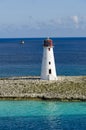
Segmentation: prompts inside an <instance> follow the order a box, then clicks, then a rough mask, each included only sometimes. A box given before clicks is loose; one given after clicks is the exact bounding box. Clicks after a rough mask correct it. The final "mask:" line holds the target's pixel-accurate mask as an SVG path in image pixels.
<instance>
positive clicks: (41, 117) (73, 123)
mask: <svg viewBox="0 0 86 130" xmlns="http://www.w3.org/2000/svg"><path fill="white" fill-rule="evenodd" d="M85 128H86V102H56V101H0V130H9V129H12V130H15V129H16V130H52V129H53V130H85Z"/></svg>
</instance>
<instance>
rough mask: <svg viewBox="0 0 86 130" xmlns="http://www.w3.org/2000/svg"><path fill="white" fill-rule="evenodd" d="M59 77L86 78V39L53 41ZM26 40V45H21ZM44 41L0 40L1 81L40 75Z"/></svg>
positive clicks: (38, 39) (35, 39) (41, 39)
mask: <svg viewBox="0 0 86 130" xmlns="http://www.w3.org/2000/svg"><path fill="white" fill-rule="evenodd" d="M52 39H53V42H54V53H55V61H56V69H57V74H58V75H86V38H52ZM21 40H24V41H25V44H20V41H21ZM43 40H44V38H11V39H10V38H8V39H0V77H7V76H27V75H40V73H41V62H42V53H43V46H42V45H43Z"/></svg>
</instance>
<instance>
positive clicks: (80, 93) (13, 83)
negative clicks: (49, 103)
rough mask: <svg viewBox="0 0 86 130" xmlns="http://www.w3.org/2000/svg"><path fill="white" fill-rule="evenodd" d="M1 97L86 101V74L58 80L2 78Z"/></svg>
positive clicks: (32, 77) (28, 77) (2, 98)
mask: <svg viewBox="0 0 86 130" xmlns="http://www.w3.org/2000/svg"><path fill="white" fill-rule="evenodd" d="M0 99H1V100H26V99H42V100H60V101H86V76H58V80H57V81H44V80H40V77H37V76H27V77H10V78H0Z"/></svg>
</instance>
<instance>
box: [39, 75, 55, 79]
mask: <svg viewBox="0 0 86 130" xmlns="http://www.w3.org/2000/svg"><path fill="white" fill-rule="evenodd" d="M41 80H57V76H53V75H47V76H45V77H42V76H41Z"/></svg>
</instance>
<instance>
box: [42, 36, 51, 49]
mask: <svg viewBox="0 0 86 130" xmlns="http://www.w3.org/2000/svg"><path fill="white" fill-rule="evenodd" d="M43 46H44V47H52V46H53V41H52V40H51V39H49V38H47V39H45V40H44V45H43Z"/></svg>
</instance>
